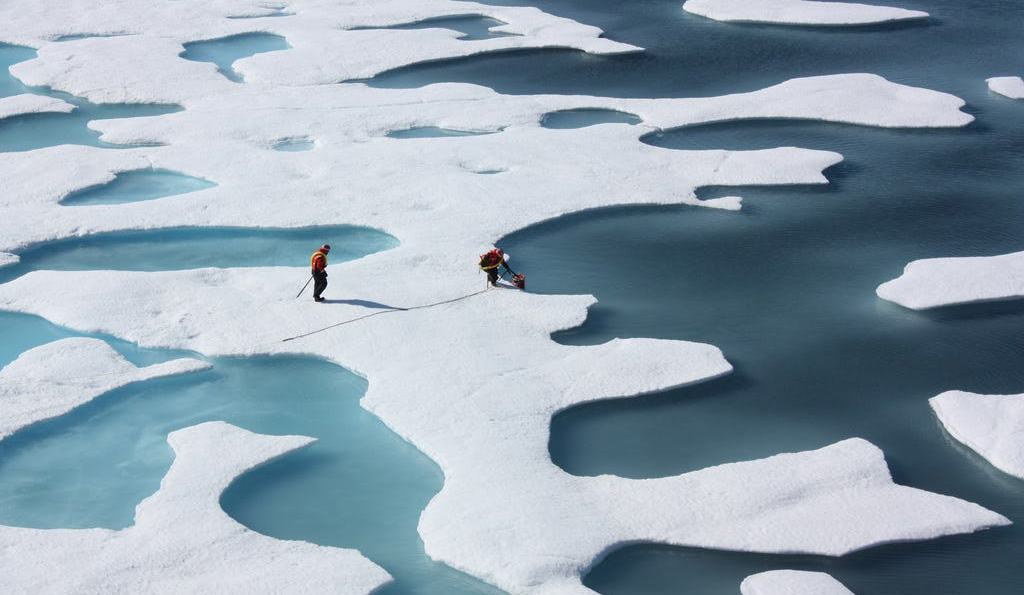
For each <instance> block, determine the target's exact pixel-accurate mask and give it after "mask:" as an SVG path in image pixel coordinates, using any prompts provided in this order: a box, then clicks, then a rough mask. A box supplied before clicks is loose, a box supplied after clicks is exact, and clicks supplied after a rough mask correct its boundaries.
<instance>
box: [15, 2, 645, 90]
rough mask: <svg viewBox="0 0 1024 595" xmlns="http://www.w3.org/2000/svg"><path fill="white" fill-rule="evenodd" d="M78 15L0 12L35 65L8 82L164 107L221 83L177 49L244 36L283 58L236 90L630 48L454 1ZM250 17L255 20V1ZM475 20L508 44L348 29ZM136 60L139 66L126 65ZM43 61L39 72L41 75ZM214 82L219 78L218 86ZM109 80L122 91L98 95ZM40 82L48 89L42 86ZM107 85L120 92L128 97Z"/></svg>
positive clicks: (39, 6) (564, 25) (255, 69)
mask: <svg viewBox="0 0 1024 595" xmlns="http://www.w3.org/2000/svg"><path fill="white" fill-rule="evenodd" d="M122 4H123V3H122V2H112V3H104V4H100V5H95V6H90V7H89V9H88V10H85V9H82V8H81V6H79V5H77V4H74V3H59V2H36V1H33V0H21V1H13V2H5V3H4V4H3V5H2V6H0V22H4V23H5V31H4V40H5V41H9V42H11V43H16V44H21V45H27V46H31V47H35V48H38V50H39V58H38V59H36V60H30V61H28V62H23V63H21V64H18V65H16V66H15V67H14V68H13V70H12V72H14V73H15V75H16V76H17V77H18V78H19V79H21V80H22V81H24V82H26V83H27V84H31V85H46V86H51V87H53V88H56V89H60V90H67V91H69V92H74V91H71V89H72V88H74V89H78V90H88V91H87V92H86V93H85V95H84V96H85V97H86V98H88V99H89V100H90V101H93V102H96V103H112V102H125V101H136V102H138V101H157V99H155V98H154V97H153V94H154V93H155V92H156V91H157V90H159V89H162V91H163V92H162V95H163V96H167V94H168V93H170V94H171V95H172V96H173V99H171V101H173V102H183V101H185V100H186V99H188V98H190V97H195V96H197V95H207V94H209V93H210V92H212V91H218V90H222V89H223V88H224V86H225V85H230V84H232V83H230V81H227V80H226V79H224V77H222V76H221V75H220V74H219V73H218V72H217V68H216V66H214V65H212V64H209V63H201V62H189V61H187V60H182V59H180V58H178V54H179V53H180V52H182V51H183V49H184V48H183V47H182V44H185V43H189V42H195V41H202V40H210V39H218V38H224V37H229V36H232V35H238V34H244V33H257V32H258V33H270V34H274V35H279V36H282V37H284V38H286V39H287V40H288V43H289V44H290V45H291V46H292V49H290V50H288V51H285V52H273V53H268V54H259V55H257V56H254V57H251V58H246V59H244V60H239V61H238V62H236V63H235V70H236V71H237V72H238V74H240V75H241V76H242V77H244V79H245V80H246V82H247V83H248V84H258V83H268V84H295V85H308V84H316V83H335V82H340V81H343V80H349V79H363V78H370V77H372V76H374V75H376V74H379V73H381V72H384V71H386V70H391V69H394V68H399V67H402V66H407V65H409V64H414V63H420V62H427V61H431V60H441V59H450V58H458V57H464V56H471V55H475V54H480V53H486V52H495V51H510V50H515V49H539V48H567V49H576V50H581V51H585V52H588V53H593V54H621V53H626V52H637V51H641V48H638V47H635V46H632V45H628V44H624V43H619V42H616V41H612V40H610V39H605V38H603V37H601V30H600V29H598V28H597V27H592V26H589V25H583V24H581V23H578V22H576V21H573V20H570V19H566V18H562V17H557V16H554V15H550V14H547V13H544V12H542V11H540V10H538V9H536V8H532V7H508V6H489V5H486V4H477V3H475V2H461V1H456V0H415V1H414V0H391V1H378V0H354V1H352V2H345V3H337V2H333V1H332V2H326V1H324V0H295V1H294V2H291V3H289V11H290V12H293V13H294V14H293V15H291V16H289V17H288V18H276V19H265V20H261V21H259V22H258V23H256V22H254V21H252V20H251V19H237V18H236V19H231V18H227V17H228V16H237V15H238V14H239V11H240V10H241V9H242V5H243V4H245V3H244V2H236V1H233V0H213V1H206V0H181V1H179V2H175V3H172V4H168V3H166V2H163V1H160V0H140V1H138V2H133V3H130V5H124V6H123V5H122ZM251 10H252V11H254V12H259V11H262V10H263V8H261V7H260V6H259V5H258V3H255V2H253V3H251ZM467 13H472V14H479V15H481V16H485V17H490V18H493V19H496V20H499V21H502V22H504V23H506V24H505V25H501V26H498V27H495V28H494V31H496V32H501V33H509V34H511V35H509V36H504V37H496V38H491V39H483V40H477V41H465V40H460V39H458V37H459V35H460V34H459V33H458V32H456V31H449V30H444V29H418V30H395V29H374V30H366V29H354V28H357V27H366V26H388V25H397V24H402V23H409V22H415V21H419V20H425V19H429V18H436V17H441V16H454V15H465V14H467ZM71 29H81V30H82V31H96V30H113V29H116V30H119V31H124V32H132V33H135V34H134V35H128V36H121V37H107V38H87V39H81V40H77V41H71V42H63V43H53V42H51V41H50V40H52V39H53V38H54V37H55V36H56V35H61V34H68V33H71V32H73V31H72V30H71ZM140 55H145V56H146V60H145V62H144V64H145V65H144V66H143V65H142V62H141V61H139V60H138V59H137V58H138V56H140ZM44 63H49V65H46V64H44ZM217 79H220V80H219V81H218V80H217ZM112 80H119V81H123V82H124V83H126V84H125V85H116V86H115V85H110V84H108V83H109V82H110V81H112ZM43 81H48V82H43ZM116 87H130V88H132V89H133V90H134V94H135V95H134V98H133V99H128V98H127V97H126V96H125V95H124V94H123V93H122V92H119V91H118V90H117V88H116Z"/></svg>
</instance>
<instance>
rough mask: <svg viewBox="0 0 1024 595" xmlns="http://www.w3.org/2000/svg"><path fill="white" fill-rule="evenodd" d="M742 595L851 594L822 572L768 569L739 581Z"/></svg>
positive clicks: (851, 594) (851, 593)
mask: <svg viewBox="0 0 1024 595" xmlns="http://www.w3.org/2000/svg"><path fill="white" fill-rule="evenodd" d="M740 592H741V593H742V594H743V595H853V592H851V591H850V590H849V589H847V588H846V587H845V586H843V584H842V583H840V582H839V581H837V580H836V579H834V578H832V577H831V576H829V575H828V574H825V573H824V572H807V571H803V570H770V571H768V572H760V573H758V574H752V575H750V576H748V577H747V578H745V579H743V582H742V583H740Z"/></svg>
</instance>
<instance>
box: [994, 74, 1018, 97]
mask: <svg viewBox="0 0 1024 595" xmlns="http://www.w3.org/2000/svg"><path fill="white" fill-rule="evenodd" d="M985 82H987V83H988V88H989V89H990V90H991V91H992V92H993V93H999V94H1000V95H1003V96H1005V97H1009V98H1010V99H1024V79H1022V78H1020V77H1019V76H997V77H993V78H990V79H985Z"/></svg>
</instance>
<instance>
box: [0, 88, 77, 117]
mask: <svg viewBox="0 0 1024 595" xmlns="http://www.w3.org/2000/svg"><path fill="white" fill-rule="evenodd" d="M74 109H75V106H74V105H72V104H70V103H68V102H66V101H64V100H62V99H57V98H56V97H47V96H45V95H33V94H32V93H22V94H21V95H12V96H11V97H0V120H3V119H5V118H12V117H14V116H22V115H25V114H41V113H65V114H66V113H70V112H72V111H74Z"/></svg>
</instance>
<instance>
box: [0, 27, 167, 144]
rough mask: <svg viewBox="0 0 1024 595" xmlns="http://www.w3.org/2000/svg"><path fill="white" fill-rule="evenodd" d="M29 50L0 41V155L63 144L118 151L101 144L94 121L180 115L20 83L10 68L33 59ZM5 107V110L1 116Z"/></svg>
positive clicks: (162, 107)
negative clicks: (103, 102)
mask: <svg viewBox="0 0 1024 595" xmlns="http://www.w3.org/2000/svg"><path fill="white" fill-rule="evenodd" d="M34 55H35V52H34V51H33V50H31V49H29V48H24V47H19V46H11V45H5V44H3V43H0V152H9V151H30V150H33V149H39V148H43V147H52V146H56V145H61V144H79V145H91V146H96V147H107V148H113V147H120V145H115V144H112V143H105V142H103V141H101V140H100V135H99V133H97V132H96V131H95V130H92V129H90V128H89V126H88V123H89V122H90V121H92V120H103V119H112V118H137V117H146V116H158V115H162V114H168V113H172V112H175V111H179V110H180V109H181V108H180V107H178V106H176V105H158V104H134V105H133V104H108V105H96V104H92V103H89V102H88V101H84V100H82V99H80V98H77V97H74V96H71V95H68V94H67V93H59V92H56V91H52V90H49V89H45V88H34V87H27V86H25V85H23V84H22V83H21V82H20V81H18V80H17V79H16V78H14V77H13V76H11V74H10V72H9V68H10V67H11V66H12V65H14V64H17V63H21V62H24V61H26V60H30V59H32V57H33V56H34ZM4 109H7V110H9V111H8V113H7V114H4Z"/></svg>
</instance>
